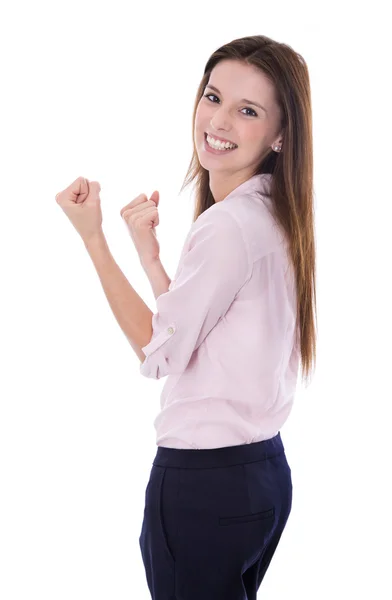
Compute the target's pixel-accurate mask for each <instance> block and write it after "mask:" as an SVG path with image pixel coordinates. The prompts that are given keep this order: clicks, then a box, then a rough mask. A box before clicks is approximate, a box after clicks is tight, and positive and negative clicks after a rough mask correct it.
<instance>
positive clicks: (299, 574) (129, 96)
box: [0, 0, 392, 600]
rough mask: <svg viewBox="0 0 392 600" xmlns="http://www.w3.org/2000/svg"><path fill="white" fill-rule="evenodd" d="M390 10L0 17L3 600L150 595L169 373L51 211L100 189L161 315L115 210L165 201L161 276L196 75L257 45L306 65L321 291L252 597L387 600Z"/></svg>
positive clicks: (121, 9) (47, 8)
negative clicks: (136, 345) (157, 366)
mask: <svg viewBox="0 0 392 600" xmlns="http://www.w3.org/2000/svg"><path fill="white" fill-rule="evenodd" d="M386 6H387V3H386V2H385V3H382V2H372V3H370V4H369V5H368V6H367V7H365V6H364V5H362V4H361V3H354V2H353V3H349V2H336V4H331V3H328V4H323V5H321V4H320V3H318V2H314V3H309V4H308V3H305V2H295V3H293V2H287V3H285V2H281V1H279V2H276V3H272V2H260V1H257V2H256V1H253V0H249V1H248V2H223V1H216V2H205V3H203V2H197V3H185V2H184V3H180V2H178V3H175V2H155V3H154V2H151V1H150V2H147V3H146V4H143V5H142V4H140V5H138V6H136V5H135V4H133V3H132V2H118V1H113V0H112V1H111V2H99V3H97V2H92V1H91V2H87V1H85V0H78V2H71V1H69V0H68V1H67V2H43V1H38V0H35V1H34V2H26V1H25V2H12V3H11V2H8V3H4V4H2V7H1V12H0V54H1V83H2V92H1V96H0V102H1V110H0V118H1V140H0V144H1V148H0V149H1V169H0V170H1V187H0V201H1V217H0V227H1V230H0V234H1V235H0V241H1V247H0V255H1V287H2V292H1V296H0V297H1V323H0V324H1V357H2V358H1V379H0V382H1V390H0V391H1V403H0V486H1V490H0V492H1V493H0V597H1V598H2V600H30V599H31V598H39V599H40V600H46V599H48V600H49V599H50V600H53V599H55V600H63V599H64V600H68V599H71V598H72V600H87V599H90V598H91V599H94V600H109V599H110V600H113V599H116V600H125V599H128V598H132V599H133V598H137V599H138V600H148V599H149V598H150V595H149V592H148V588H147V584H146V579H145V572H144V567H143V563H142V559H141V554H140V549H139V544H138V538H139V535H140V531H141V525H142V518H143V509H144V494H145V488H146V485H147V481H148V477H149V472H150V469H151V465H152V461H153V458H154V456H155V453H156V445H155V430H154V428H153V420H154V418H155V417H156V415H157V414H158V412H159V395H160V391H161V388H162V386H163V384H164V382H165V379H162V380H159V381H155V380H152V379H147V378H144V377H142V376H141V375H140V373H139V365H140V361H139V359H138V357H137V356H136V354H135V353H134V351H133V349H132V347H131V346H130V345H129V344H128V342H127V340H126V338H125V336H124V334H123V332H122V331H121V329H120V328H119V326H118V324H117V322H116V320H115V318H114V315H113V313H112V312H111V310H110V307H109V304H108V302H107V300H106V297H105V295H104V292H103V289H102V287H101V284H100V281H99V278H98V275H97V273H96V271H95V269H94V267H93V264H92V262H91V259H90V257H89V256H88V254H87V252H86V250H85V248H84V245H83V242H82V241H81V239H80V237H79V236H78V234H77V233H76V231H75V230H74V228H73V227H72V225H71V224H70V222H69V221H68V219H67V217H66V216H65V214H64V213H63V212H62V210H61V208H60V207H59V206H58V205H57V203H56V201H55V194H56V193H57V192H59V191H61V190H63V189H64V188H65V187H67V186H68V185H69V184H70V183H71V182H72V181H74V179H76V178H77V177H78V176H80V175H81V176H84V177H87V178H89V179H90V180H98V181H99V182H100V184H101V205H102V211H103V228H104V232H105V235H106V238H107V240H108V243H109V247H110V249H111V251H112V253H113V255H114V257H115V259H116V261H117V263H118V264H119V266H120V267H121V269H122V270H123V272H124V273H125V274H126V276H127V277H128V279H129V281H130V282H131V284H132V286H133V287H134V288H135V289H136V291H137V292H138V293H139V294H140V295H141V297H142V298H143V299H144V301H145V302H146V303H147V304H148V305H149V307H150V308H151V309H152V310H153V311H155V300H154V296H153V293H152V289H151V288H150V284H149V282H148V279H147V277H146V275H145V274H144V272H143V271H142V269H141V266H140V263H139V260H138V257H137V254H136V250H135V248H134V247H133V244H132V240H131V238H130V237H129V235H128V233H127V230H126V226H125V224H124V222H123V221H122V220H121V217H120V209H121V208H122V207H123V206H124V205H125V204H127V203H128V202H130V201H131V200H132V199H133V198H134V197H135V196H137V195H138V194H140V193H142V192H145V193H146V194H148V195H150V194H151V193H152V192H153V190H154V189H157V190H159V191H160V195H161V196H160V204H159V216H160V225H159V226H158V229H157V233H158V239H159V242H160V247H161V260H162V263H163V265H164V267H165V269H166V271H167V272H168V274H169V276H170V277H171V278H172V277H173V276H174V272H175V269H176V266H177V261H178V258H179V253H180V251H181V248H182V244H183V241H184V239H185V236H186V234H187V232H188V230H189V227H190V226H191V222H192V215H193V197H192V193H191V188H188V189H187V190H186V191H184V192H183V193H182V194H179V190H180V187H181V185H182V182H183V179H184V177H185V173H186V170H187V167H188V164H189V161H190V159H191V152H192V125H191V117H192V109H193V102H194V99H195V95H196V89H197V86H198V84H199V81H200V79H201V77H202V75H203V70H204V65H205V63H206V61H207V59H208V57H209V56H210V54H211V53H212V52H213V51H214V50H215V49H216V48H218V47H219V46H220V45H222V44H224V43H227V42H229V41H231V40H232V39H234V38H237V37H241V36H245V35H254V34H264V35H268V36H269V37H272V38H274V39H276V40H278V41H281V42H285V43H287V44H289V45H291V46H292V47H293V48H294V49H295V50H296V51H298V52H299V53H300V54H302V55H303V56H304V58H305V60H306V62H307V64H308V68H309V71H310V77H311V87H312V102H313V127H314V161H315V171H314V176H315V191H316V198H315V208H316V235H317V278H318V280H317V294H318V297H317V301H318V305H317V309H318V348H317V367H316V374H315V376H314V378H313V381H312V383H311V385H310V386H309V387H308V388H305V386H304V385H303V384H302V385H299V387H298V392H297V396H296V401H295V406H294V409H293V412H292V414H291V416H290V418H289V420H288V421H287V423H286V425H285V426H284V428H283V430H282V432H281V433H282V439H283V442H284V445H285V448H286V455H287V458H288V460H289V463H290V465H291V468H292V477H293V485H294V490H293V506H292V513H291V515H290V518H289V521H288V524H287V527H286V529H285V532H284V534H283V536H282V539H281V542H280V545H279V547H278V549H277V551H276V553H275V557H274V558H273V561H272V563H271V565H270V568H269V570H268V572H267V574H266V577H265V579H264V581H263V583H262V586H261V588H260V590H259V597H260V598H263V599H264V600H266V599H270V600H272V599H274V600H278V599H282V600H283V599H284V600H287V599H288V598H301V600H307V599H309V600H315V599H317V600H324V599H325V600H330V599H331V598H334V599H344V600H346V599H347V598H350V599H351V598H356V599H358V598H371V597H375V598H378V599H387V598H391V597H392V584H391V582H390V564H389V563H390V556H391V549H390V539H391V533H392V531H391V529H392V528H391V517H390V507H391V505H392V502H391V500H392V498H391V492H390V479H391V472H392V470H391V455H392V452H391V447H390V446H391V444H390V422H389V420H388V415H390V414H391V400H392V393H391V354H392V352H391V333H392V327H391V306H392V297H391V291H390V290H391V288H390V283H391V281H390V280H391V271H392V270H391V258H392V252H391V220H390V219H391V210H390V207H391V201H392V195H391V177H390V173H391V166H390V165H391V158H392V157H391V151H390V134H391V128H390V121H391V111H392V108H391V107H392V103H391V96H390V94H389V95H388V82H390V74H391V70H390V56H391V55H390V41H389V40H390V36H389V30H388V29H387V19H386V12H385V10H386ZM383 7H384V12H383ZM388 51H389V57H388ZM298 168H300V165H298ZM217 600H218V599H217ZM219 600H221V599H219Z"/></svg>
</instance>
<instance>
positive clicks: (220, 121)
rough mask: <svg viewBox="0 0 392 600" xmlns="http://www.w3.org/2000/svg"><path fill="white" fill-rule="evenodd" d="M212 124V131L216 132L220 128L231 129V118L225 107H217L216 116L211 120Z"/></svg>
mask: <svg viewBox="0 0 392 600" xmlns="http://www.w3.org/2000/svg"><path fill="white" fill-rule="evenodd" d="M210 125H211V128H212V131H216V132H218V131H219V130H223V131H226V132H228V131H230V130H231V125H230V120H229V118H228V116H227V113H226V112H225V109H223V108H222V106H220V107H219V108H216V109H215V111H214V116H213V118H212V119H211V121H210Z"/></svg>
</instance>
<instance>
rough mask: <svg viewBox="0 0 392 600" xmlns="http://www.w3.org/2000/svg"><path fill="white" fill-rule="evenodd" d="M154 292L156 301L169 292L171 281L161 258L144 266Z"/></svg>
mask: <svg viewBox="0 0 392 600" xmlns="http://www.w3.org/2000/svg"><path fill="white" fill-rule="evenodd" d="M142 267H143V269H144V271H145V273H146V275H147V277H148V279H149V281H150V283H151V287H152V290H153V292H154V296H155V299H157V298H158V296H160V295H161V294H163V293H165V292H168V291H169V285H170V283H171V279H170V277H169V276H168V274H167V273H166V271H165V269H164V268H163V265H162V263H161V261H160V259H159V258H156V259H155V260H153V261H151V262H149V263H148V264H143V265H142Z"/></svg>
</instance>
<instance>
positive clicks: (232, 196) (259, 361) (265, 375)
mask: <svg viewBox="0 0 392 600" xmlns="http://www.w3.org/2000/svg"><path fill="white" fill-rule="evenodd" d="M309 88H310V85H309V78H308V72H307V68H306V66H305V62H304V60H303V59H302V57H300V56H299V55H298V54H297V53H296V52H294V51H293V50H292V49H291V48H290V47H289V46H287V45H285V44H280V43H278V42H275V41H273V40H271V39H270V38H267V37H265V36H252V37H246V38H241V39H238V40H234V41H232V42H230V43H228V44H226V45H224V46H222V47H221V48H219V49H217V50H216V51H215V52H214V53H213V54H212V56H211V57H210V58H209V59H208V61H207V64H206V66H205V69H204V75H203V78H202V81H201V82H200V85H199V88H198V92H197V97H196V103H195V107H194V112H193V123H192V127H193V142H194V152H193V156H192V160H191V164H190V166H189V169H188V173H187V176H186V178H185V181H184V185H183V188H184V187H185V186H186V185H187V184H189V183H191V182H192V181H195V184H196V185H195V189H196V207H195V212H194V219H193V223H192V227H191V229H190V231H189V233H188V235H187V237H186V240H185V243H184V246H183V249H182V253H181V256H180V260H179V263H178V267H177V272H176V274H175V276H174V279H173V280H172V282H171V283H170V286H169V288H168V289H167V291H164V292H163V293H162V294H160V295H159V296H158V297H157V299H156V300H157V301H156V305H157V306H156V311H155V313H154V315H153V317H152V328H153V333H152V337H151V340H150V341H149V343H148V344H146V346H144V347H143V348H142V351H143V352H144V353H145V355H146V359H145V361H144V362H143V363H142V364H141V365H140V373H141V374H142V375H144V376H145V377H149V378H152V379H161V378H163V377H166V376H167V378H168V379H167V382H166V384H165V385H164V387H163V389H162V392H161V399H160V405H161V411H160V412H159V414H158V415H157V417H156V419H155V421H154V425H155V428H156V442H157V446H158V448H157V453H156V456H155V459H154V461H153V466H152V469H151V472H150V479H149V482H148V485H147V489H146V496H145V510H144V518H143V523H142V530H141V534H140V537H139V543H140V549H141V553H142V557H143V562H144V566H145V571H146V578H147V583H148V586H149V589H150V592H151V596H152V598H153V600H158V598H163V597H165V598H175V597H176V598H184V599H185V598H186V599H187V600H200V599H201V598H203V600H217V599H218V598H219V599H223V598H224V599H225V600H240V599H241V600H242V599H243V598H244V597H245V596H244V594H245V595H246V597H247V599H248V600H256V594H257V590H258V588H259V587H260V584H261V582H262V580H263V578H264V576H265V573H266V571H267V569H268V567H269V564H270V562H271V560H272V558H273V556H274V553H275V550H276V548H277V546H278V543H279V541H280V539H281V536H282V534H283V531H284V529H285V526H286V523H287V520H288V518H289V515H290V512H291V504H292V481H291V468H290V466H289V464H288V462H287V458H286V453H285V448H284V445H283V442H282V439H281V434H280V429H281V428H282V427H283V425H284V424H285V422H286V421H287V419H288V416H289V415H290V412H291V409H292V407H293V401H294V397H295V391H296V384H297V377H298V371H299V366H300V361H301V358H302V363H303V366H304V368H305V372H308V371H309V366H310V361H311V359H312V358H313V355H314V338H315V332H314V323H313V315H312V312H311V309H312V295H311V294H312V291H313V284H314V239H313V221H312V214H313V210H312V209H313V206H312V194H311V184H312V153H311V149H312V139H311V109H310V103H309V98H310V89H309ZM298 165H301V169H299V168H298ZM183 188H182V189H183ZM304 248H306V252H304Z"/></svg>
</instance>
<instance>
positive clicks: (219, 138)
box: [205, 131, 237, 146]
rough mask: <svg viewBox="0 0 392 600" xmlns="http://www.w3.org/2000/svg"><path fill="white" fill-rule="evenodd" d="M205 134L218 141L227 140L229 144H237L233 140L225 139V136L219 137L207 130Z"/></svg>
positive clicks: (224, 141)
mask: <svg viewBox="0 0 392 600" xmlns="http://www.w3.org/2000/svg"><path fill="white" fill-rule="evenodd" d="M205 135H206V136H207V135H209V136H210V137H213V138H214V140H218V142H223V143H224V144H226V142H229V144H235V145H236V146H237V144H236V143H235V142H232V141H231V140H225V138H221V137H219V136H218V135H213V134H212V133H210V132H209V131H206V132H205Z"/></svg>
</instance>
